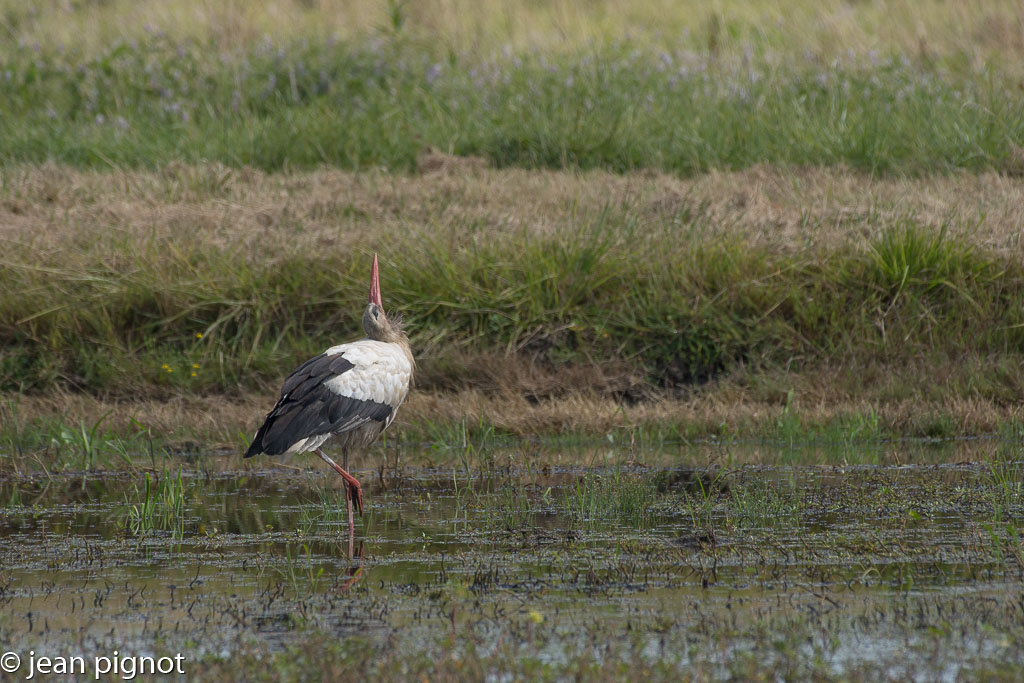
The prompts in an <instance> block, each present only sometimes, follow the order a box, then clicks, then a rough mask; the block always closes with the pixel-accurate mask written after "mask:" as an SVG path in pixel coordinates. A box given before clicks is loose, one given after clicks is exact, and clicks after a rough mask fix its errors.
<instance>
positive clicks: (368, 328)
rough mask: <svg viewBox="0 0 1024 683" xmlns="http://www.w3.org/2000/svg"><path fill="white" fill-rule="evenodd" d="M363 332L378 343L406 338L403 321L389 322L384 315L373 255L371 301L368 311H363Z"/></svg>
mask: <svg viewBox="0 0 1024 683" xmlns="http://www.w3.org/2000/svg"><path fill="white" fill-rule="evenodd" d="M363 330H364V331H365V332H366V336H367V337H369V338H370V339H374V340H376V341H385V342H397V341H398V340H399V339H400V338H402V337H404V335H403V334H402V325H401V321H400V320H398V319H395V320H389V319H388V316H387V315H386V314H385V313H384V301H383V300H382V299H381V296H380V273H379V270H378V267H377V255H376V254H374V255H373V268H372V269H371V270H370V301H369V303H367V304H366V310H365V311H363Z"/></svg>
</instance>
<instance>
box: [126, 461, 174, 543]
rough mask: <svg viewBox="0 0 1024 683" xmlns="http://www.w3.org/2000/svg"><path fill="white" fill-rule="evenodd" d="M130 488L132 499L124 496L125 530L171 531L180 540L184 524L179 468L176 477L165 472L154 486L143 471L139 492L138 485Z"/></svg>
mask: <svg viewBox="0 0 1024 683" xmlns="http://www.w3.org/2000/svg"><path fill="white" fill-rule="evenodd" d="M133 485H134V486H135V494H134V496H133V497H132V498H131V499H129V497H128V495H127V494H125V499H124V505H125V518H124V528H125V529H126V530H128V531H130V532H131V533H133V534H145V533H148V532H151V531H155V530H160V531H170V532H172V534H173V535H174V536H175V537H177V538H180V537H181V536H182V535H183V534H184V524H185V486H184V483H183V482H182V478H181V468H180V467H179V468H178V472H177V476H175V475H172V474H170V473H169V472H167V471H166V470H165V471H164V472H163V473H162V474H161V476H160V477H159V478H158V480H157V483H156V484H155V485H154V484H153V482H152V480H151V478H150V476H149V472H146V475H145V486H144V488H143V489H142V491H139V488H138V485H137V484H133Z"/></svg>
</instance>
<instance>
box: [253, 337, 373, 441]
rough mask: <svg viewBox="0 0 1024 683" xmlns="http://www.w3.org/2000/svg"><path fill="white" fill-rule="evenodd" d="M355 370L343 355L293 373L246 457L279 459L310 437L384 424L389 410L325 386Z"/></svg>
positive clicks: (324, 358) (314, 361) (316, 361)
mask: <svg viewBox="0 0 1024 683" xmlns="http://www.w3.org/2000/svg"><path fill="white" fill-rule="evenodd" d="M354 367H355V365H353V364H352V363H351V362H350V361H349V360H347V359H346V358H345V357H344V356H343V355H342V354H334V355H331V356H328V355H327V354H325V353H322V354H320V355H319V356H316V357H315V358H310V359H309V360H308V361H306V362H305V363H303V364H302V365H300V366H299V367H297V368H296V369H295V370H293V371H292V373H291V374H290V375H288V378H287V379H285V381H284V387H283V388H282V389H281V398H280V399H279V400H278V401H277V405H275V406H274V409H273V410H271V411H270V413H268V414H267V418H266V420H264V422H263V426H262V427H260V429H259V431H258V432H256V437H255V438H254V439H253V440H252V444H250V446H249V448H248V450H246V452H245V457H247V458H251V457H252V456H254V455H258V454H260V453H266V454H268V455H279V454H281V453H284V452H285V451H287V450H288V449H289V448H291V446H292V445H293V444H295V443H296V442H298V441H300V440H302V439H305V438H307V437H310V436H317V435H320V434H331V433H333V434H340V433H342V432H347V431H349V430H352V429H355V428H356V427H359V426H360V425H363V424H365V423H367V422H370V421H376V422H384V421H386V420H387V419H388V417H389V416H390V415H391V406H389V405H387V404H384V403H377V402H376V401H362V400H359V399H356V398H350V397H347V396H339V395H338V394H336V393H334V392H333V391H331V390H330V389H328V388H327V387H326V386H324V382H327V381H328V380H330V379H333V378H334V377H337V376H338V375H342V374H344V373H346V372H348V371H349V370H351V369H352V368H354Z"/></svg>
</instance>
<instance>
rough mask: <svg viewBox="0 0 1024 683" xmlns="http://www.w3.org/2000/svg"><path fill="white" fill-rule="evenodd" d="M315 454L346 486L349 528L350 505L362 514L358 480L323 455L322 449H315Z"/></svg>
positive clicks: (361, 498)
mask: <svg viewBox="0 0 1024 683" xmlns="http://www.w3.org/2000/svg"><path fill="white" fill-rule="evenodd" d="M316 454H317V455H319V456H320V458H321V459H322V460H323V461H324V462H326V463H327V464H328V465H330V466H331V467H333V468H334V471H335V472H337V473H338V474H340V475H341V476H342V478H343V479H344V480H345V483H346V484H347V486H346V487H345V488H346V493H347V497H348V509H349V522H350V526H351V520H352V503H355V506H356V509H357V510H359V514H360V515H361V514H363V487H362V486H360V485H359V480H358V479H356V478H355V477H353V476H352V475H351V474H349V473H348V472H346V471H345V470H343V469H342V468H341V466H340V465H339V464H338V463H336V462H334V461H333V460H331V459H330V458H329V457H327V454H326V453H324V452H323V450H322V449H320V448H318V449H316Z"/></svg>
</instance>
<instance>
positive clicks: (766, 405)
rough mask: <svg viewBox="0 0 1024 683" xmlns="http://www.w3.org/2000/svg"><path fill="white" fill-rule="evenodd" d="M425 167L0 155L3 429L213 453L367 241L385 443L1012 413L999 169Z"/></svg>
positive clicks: (1014, 382)
mask: <svg viewBox="0 0 1024 683" xmlns="http://www.w3.org/2000/svg"><path fill="white" fill-rule="evenodd" d="M437 158H438V159H439V160H440V161H439V165H437V169H436V170H434V171H432V172H429V173H425V174H423V175H419V176H410V177H396V176H392V175H387V174H376V173H369V174H359V175H356V174H349V173H342V172H338V171H317V172H312V173H293V174H286V175H276V174H275V175H264V174H262V173H259V172H256V171H244V172H236V171H232V170H231V169H228V168H225V167H220V166H216V165H206V166H195V167H189V166H182V165H173V166H168V167H166V168H164V169H162V170H161V171H160V172H155V173H147V172H118V173H110V172H102V173H99V172H78V171H73V170H70V169H67V168H61V167H44V168H40V169H15V170H10V171H8V172H6V173H5V175H4V187H5V188H6V189H5V191H4V197H3V200H2V207H3V209H2V210H3V211H5V215H6V216H7V217H8V220H7V221H5V223H4V225H5V228H4V233H3V236H4V241H5V255H4V258H3V263H2V269H0V279H2V287H0V291H2V292H3V297H2V299H0V339H2V342H3V351H2V356H0V363H2V365H0V367H2V370H3V372H2V375H0V377H2V381H3V386H2V389H3V391H4V392H6V395H7V396H8V397H9V398H11V399H12V401H13V405H15V406H20V408H19V410H20V413H19V414H21V415H22V418H20V420H21V421H20V422H18V421H16V420H13V418H11V421H10V422H9V424H19V425H21V427H19V429H22V430H28V431H29V432H31V431H33V430H36V431H37V432H38V433H40V434H45V433H46V428H45V425H39V424H38V423H36V422H33V421H34V420H35V419H36V418H37V417H45V416H46V415H49V416H55V415H64V416H65V417H66V418H68V419H69V424H71V425H72V427H75V428H77V427H78V426H80V423H81V424H85V425H86V426H87V427H88V426H89V425H92V424H94V423H95V422H96V421H97V420H99V419H100V418H101V417H103V416H104V415H107V416H108V417H110V416H111V415H113V416H115V417H116V420H115V422H116V424H117V425H120V427H119V429H121V430H122V431H124V432H127V433H134V431H133V430H134V427H132V423H131V421H130V419H129V418H130V417H132V416H135V417H138V418H141V422H142V423H143V424H144V425H147V426H149V427H156V428H157V431H158V432H160V433H161V434H165V435H166V434H174V435H176V436H177V437H178V438H186V437H188V436H189V435H190V433H191V434H192V435H202V436H203V438H205V439H210V440H212V441H213V442H216V443H223V444H228V445H231V446H233V447H234V446H237V442H238V441H239V440H240V438H241V437H240V436H239V435H240V434H245V433H250V432H251V430H252V428H253V424H250V423H251V422H253V421H254V420H255V419H256V418H257V417H258V415H259V414H260V412H261V410H265V406H264V404H265V403H267V402H268V401H269V400H270V397H272V395H273V393H274V391H276V389H277V387H278V386H279V382H280V381H281V378H282V377H283V375H284V374H285V373H286V372H287V371H288V370H289V369H290V368H292V367H293V366H295V365H296V364H297V363H299V362H301V361H302V360H303V359H304V358H306V357H308V356H309V355H311V354H314V353H316V352H318V351H319V350H321V349H322V348H324V347H326V346H328V345H330V344H332V343H336V342H338V341H341V340H345V339H348V338H351V337H353V336H357V335H358V334H359V332H358V317H359V315H360V313H361V307H362V302H363V301H364V300H365V296H366V294H365V289H366V279H367V272H366V271H367V263H368V255H369V254H370V253H371V251H373V250H378V251H380V252H381V255H382V277H383V283H384V297H385V301H386V303H387V305H388V306H389V307H392V308H393V309H394V310H397V311H398V312H401V313H403V314H404V315H405V316H406V320H407V323H408V326H409V329H410V331H411V334H412V338H413V343H414V346H415V348H416V352H417V355H418V357H419V362H420V376H419V380H418V385H417V392H416V394H417V397H416V398H414V400H413V402H412V403H410V404H409V406H407V407H406V409H405V411H404V413H405V415H406V418H407V419H408V422H407V423H406V425H405V427H404V429H406V430H407V431H406V433H405V438H406V439H409V440H422V439H426V440H437V439H434V438H433V437H431V435H432V434H433V435H434V437H436V436H437V435H438V434H440V433H441V432H445V430H450V429H451V425H453V424H454V425H460V424H461V425H468V427H465V428H466V429H470V430H476V431H478V432H481V433H497V434H502V433H505V434H521V435H522V434H538V433H547V434H550V433H552V432H559V431H568V432H576V433H585V432H588V433H590V434H593V433H595V432H596V433H606V432H608V431H612V432H621V433H622V434H628V433H629V432H630V431H631V430H632V431H635V430H636V429H641V430H642V431H643V430H647V431H648V433H650V434H655V435H657V434H661V435H662V436H663V437H664V436H668V437H671V438H703V437H707V436H710V435H714V436H718V437H721V436H726V437H730V438H731V437H737V436H738V437H743V436H767V437H770V438H775V436H778V435H782V436H783V437H784V438H785V437H786V436H787V435H788V437H792V436H794V435H798V434H804V435H805V436H806V435H813V434H816V433H817V434H824V433H833V434H838V433H840V432H843V431H844V430H847V428H849V430H848V431H851V432H858V433H861V434H862V435H865V434H867V433H868V432H870V437H871V438H875V437H881V436H891V435H917V436H951V435H956V434H964V433H979V432H994V431H1007V430H1008V433H1010V432H1014V430H1015V427H1014V426H1013V425H1015V424H1017V423H1018V421H1019V419H1020V415H1019V397H1020V395H1021V393H1022V386H1021V378H1020V373H1019V372H1018V369H1019V367H1020V362H1021V358H1022V355H1024V319H1022V318H1024V308H1022V306H1021V301H1022V298H1024V269H1022V267H1021V265H1020V263H1021V258H1020V246H1019V243H1018V234H1017V228H1016V227H1015V226H1017V225H1019V212H1020V209H1019V207H1020V201H1019V200H1020V184H1019V183H1018V182H1016V181H1013V180H1008V179H1005V178H1000V177H998V176H994V175H982V176H967V175H965V176H958V177H952V178H937V179H922V180H915V181H910V180H897V179H890V180H886V179H871V178H869V177H863V176H858V175H856V174H851V173H849V172H846V171H842V170H834V171H828V170H813V169H806V170H802V171H794V170H785V169H773V168H770V167H759V168H756V169H752V170H750V171H747V172H744V173H738V174H715V175H712V176H706V177H702V178H699V179H694V180H682V179H679V178H672V177H668V176H657V175H650V174H645V175H634V176H614V175H605V174H601V173H596V174H593V173H592V174H586V175H576V174H569V173H535V172H526V171H516V170H506V171H493V170H486V169H483V168H480V167H479V166H477V165H475V164H472V163H469V164H467V163H466V162H465V161H464V160H459V159H454V158H445V157H437ZM525 195H529V196H532V197H533V198H534V201H532V202H531V203H529V204H528V205H524V204H522V203H521V202H520V201H519V198H520V197H522V196H525ZM254 416H255V417H254ZM44 421H45V420H44ZM33 425H36V426H35V427H33ZM857 425H860V427H858V426H857ZM37 428H38V429H37ZM865 429H866V430H867V432H865V431H864V430H865ZM58 431H60V430H59V429H58ZM445 433H447V432H445ZM47 438H49V437H44V441H45V440H46V439H47ZM8 440H10V439H8Z"/></svg>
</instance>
